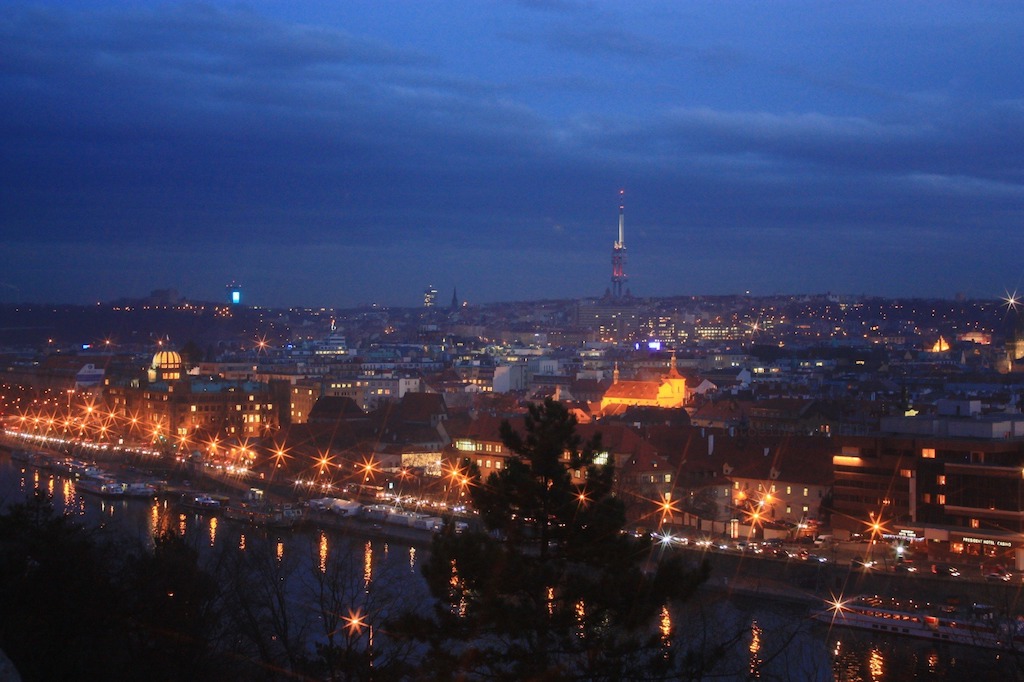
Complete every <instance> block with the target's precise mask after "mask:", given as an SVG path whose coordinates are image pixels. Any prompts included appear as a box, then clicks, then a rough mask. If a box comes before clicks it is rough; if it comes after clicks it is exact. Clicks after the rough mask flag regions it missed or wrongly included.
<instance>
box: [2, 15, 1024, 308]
mask: <svg viewBox="0 0 1024 682" xmlns="http://www.w3.org/2000/svg"><path fill="white" fill-rule="evenodd" d="M1022 55H1024V4H1022V3H1019V2H1007V3H965V2H960V1H957V2H948V3H946V2H897V3H890V2H869V3H863V4H862V3H849V2H836V3H832V2H822V1H821V0H813V1H811V2H727V1H722V0H715V1H713V2H680V1H678V0H673V1H671V2H654V1H645V2H640V3H633V2H575V1H573V0H532V1H523V2H518V3H513V2H507V3H501V2H429V1H414V0H409V1H407V2H387V1H381V0H374V1H373V2H370V1H369V0H367V1H366V2H356V1H351V2H350V1H344V2H333V1H332V2H324V1H323V0H318V1H317V2H295V1H292V0H289V1H288V2H283V1H281V0H273V1H266V2H258V1H257V2H244V1H243V2H220V3H162V2H137V1H136V2H102V1H99V0H97V1H91V2H78V1H75V0H60V1H59V2H57V1H53V2H45V1H44V2H35V3H30V4H24V3H21V2H13V3H12V2H5V3H3V6H2V7H0V235H2V240H0V303H14V302H65V303H93V302H96V301H109V300H112V299H115V298H119V297H124V296H144V295H147V294H148V293H149V292H150V291H151V290H153V289H162V288H173V289H177V290H178V291H179V292H181V294H183V295H184V296H187V297H189V298H192V299H197V300H221V299H223V298H224V286H225V284H227V283H228V281H230V280H232V279H235V280H238V281H240V282H241V283H242V284H243V286H244V289H245V294H246V302H247V303H249V304H252V305H262V306H275V307H276V306H292V305H309V306H340V307H350V306H356V305H361V304H366V303H371V302H375V303H381V304H389V305H407V306H412V305H417V304H419V302H420V301H421V300H422V292H423V289H424V287H425V286H426V285H428V284H433V285H435V286H436V287H437V289H438V290H439V292H440V294H439V299H440V300H441V301H442V302H444V303H447V302H448V301H449V300H450V299H451V295H452V290H453V288H455V287H457V288H458V293H459V296H460V298H463V299H467V300H468V301H469V302H470V303H476V302H481V303H482V302H490V301H502V300H528V299H537V298H568V297H583V296H596V295H600V294H602V293H603V292H604V291H605V289H606V288H607V287H608V283H609V278H610V274H611V264H610V254H611V247H612V242H613V241H614V239H615V238H616V231H617V226H618V193H619V190H620V189H623V188H624V189H625V192H626V244H627V247H628V257H629V261H628V264H627V268H626V271H627V273H628V275H629V278H630V279H629V288H630V289H631V290H632V292H633V293H634V294H635V295H637V296H661V295H673V294H695V295H700V294H731V293H742V292H744V291H750V292H751V293H752V294H755V295H761V294H775V293H789V294H799V293H823V292H826V291H830V292H836V293H845V294H878V295H883V296H895V297H909V296H915V297H916V296H928V297H930V296H936V297H952V296H954V295H956V294H957V293H963V294H964V295H966V296H969V297H972V298H993V299H994V298H998V297H1000V296H1001V295H1003V294H1004V293H1005V292H1007V291H1013V290H1015V289H1018V288H1020V287H1024V262H1022V258H1021V255H1022V253H1024V251H1022V248H1021V246H1022V244H1021V242H1022V235H1024V231H1022V229H1021V228H1022V222H1024V221H1022V218H1024V216H1022V210H1021V208H1022V199H1024V191H1022V182H1024V174H1022V163H1024V161H1022V160H1024V68H1021V59H1022Z"/></svg>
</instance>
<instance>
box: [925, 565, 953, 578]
mask: <svg viewBox="0 0 1024 682" xmlns="http://www.w3.org/2000/svg"><path fill="white" fill-rule="evenodd" d="M932 573H933V574H935V575H938V576H942V577H944V578H959V577H960V569H959V568H957V567H956V566H951V565H949V564H932Z"/></svg>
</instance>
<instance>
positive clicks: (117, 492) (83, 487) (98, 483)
mask: <svg viewBox="0 0 1024 682" xmlns="http://www.w3.org/2000/svg"><path fill="white" fill-rule="evenodd" d="M75 488H76V489H77V490H80V491H81V492H84V493H92V494H94V495H102V496H104V497H123V496H124V484H123V483H121V482H119V481H115V480H113V479H110V478H93V477H89V478H82V479H79V481H78V482H77V483H76V484H75Z"/></svg>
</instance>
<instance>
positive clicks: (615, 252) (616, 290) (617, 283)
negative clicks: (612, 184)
mask: <svg viewBox="0 0 1024 682" xmlns="http://www.w3.org/2000/svg"><path fill="white" fill-rule="evenodd" d="M625 281H626V190H624V189H620V190H619V238H618V240H617V241H616V242H615V243H614V244H613V245H612V296H614V297H615V298H622V285H623V283H625Z"/></svg>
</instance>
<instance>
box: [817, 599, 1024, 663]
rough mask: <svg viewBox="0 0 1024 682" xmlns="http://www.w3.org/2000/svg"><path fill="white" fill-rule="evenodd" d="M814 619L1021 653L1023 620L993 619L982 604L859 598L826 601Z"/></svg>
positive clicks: (990, 612)
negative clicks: (965, 604) (962, 605)
mask: <svg viewBox="0 0 1024 682" xmlns="http://www.w3.org/2000/svg"><path fill="white" fill-rule="evenodd" d="M814 618H815V619H816V620H818V621H821V622H824V623H828V624H830V625H838V626H842V627H849V628H857V629H860V630H871V631H874V632H882V633H889V634H893V635H901V636H906V637H917V638H920V639H928V640H931V641H935V642H947V643H949V644H964V645H968V646H980V647H985V648H989V649H1012V650H1024V621H1022V620H1021V619H1020V618H1017V619H1009V618H1007V619H1000V618H997V616H996V614H995V609H994V608H993V607H991V606H987V605H984V604H972V605H970V606H969V607H965V608H960V607H957V606H953V605H941V606H936V605H933V604H929V603H925V602H917V601H913V600H899V599H889V598H885V597H878V596H859V597H855V598H853V599H850V600H847V601H843V600H835V601H833V602H830V607H829V608H828V609H826V610H824V611H821V612H818V613H815V614H814Z"/></svg>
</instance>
